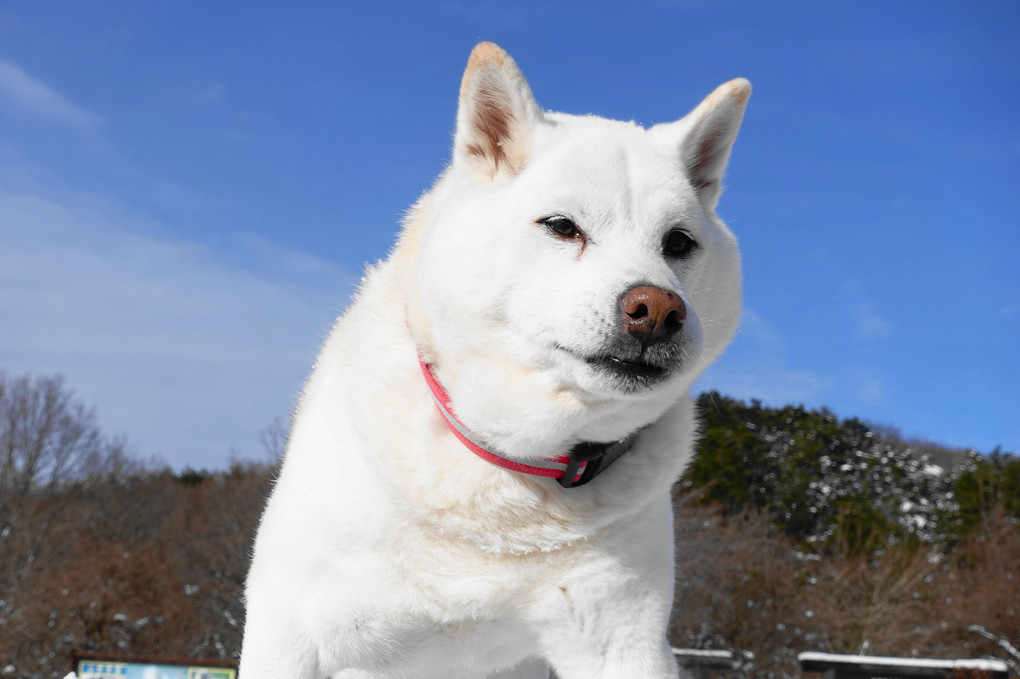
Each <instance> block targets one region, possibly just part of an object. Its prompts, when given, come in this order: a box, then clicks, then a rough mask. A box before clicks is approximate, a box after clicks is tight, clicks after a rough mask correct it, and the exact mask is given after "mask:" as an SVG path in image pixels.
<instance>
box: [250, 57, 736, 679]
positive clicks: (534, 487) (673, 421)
mask: <svg viewBox="0 0 1020 679" xmlns="http://www.w3.org/2000/svg"><path fill="white" fill-rule="evenodd" d="M749 93H750V89H749V86H748V85H747V83H746V81H742V80H736V81H733V82H731V83H727V84H726V85H723V86H722V87H720V88H719V89H718V90H717V91H716V92H715V93H713V94H712V95H711V96H710V97H709V98H708V99H706V100H705V102H704V103H702V104H701V105H700V106H699V107H698V108H697V109H696V110H695V111H694V112H693V113H692V114H691V115H689V116H687V117H686V118H684V119H682V120H680V121H678V122H676V123H672V124H668V125H660V126H657V127H654V128H652V129H650V130H644V129H642V128H641V127H639V126H637V125H635V124H633V123H622V122H616V121H610V120H605V119H601V118H596V117H576V116H568V115H563V114H551V113H543V112H542V111H541V109H540V108H539V107H538V106H537V105H536V104H535V102H534V99H533V98H532V96H531V92H530V89H529V88H528V85H527V82H526V81H525V80H524V78H523V76H522V75H521V74H520V71H519V70H518V69H517V67H516V65H515V64H514V62H513V61H512V60H511V59H510V58H509V56H507V55H506V54H505V53H504V52H503V51H502V50H500V49H499V48H498V47H496V46H495V45H491V44H489V43H483V44H481V45H479V46H478V47H477V48H475V51H474V52H473V53H472V57H471V60H470V61H469V64H468V68H467V71H466V72H465V75H464V82H463V85H462V88H461V96H460V109H459V112H458V125H457V134H456V139H455V146H454V154H453V162H452V164H451V166H450V167H449V168H448V169H447V171H446V172H445V173H444V174H443V176H442V177H441V178H440V179H439V181H438V182H437V183H436V185H435V186H434V187H433V189H432V190H431V191H430V192H429V193H428V194H426V195H425V196H424V197H423V198H422V199H421V200H420V201H419V202H418V204H417V205H416V206H415V207H414V208H413V209H412V211H411V213H410V214H409V216H408V219H407V220H406V223H405V228H404V231H403V233H402V235H401V237H400V240H399V242H398V244H397V246H396V248H395V249H394V251H393V253H392V254H391V256H390V257H389V259H387V260H386V261H385V262H383V263H381V264H380V265H379V266H378V267H376V268H374V269H372V270H370V271H369V272H368V274H367V275H366V277H365V280H364V282H363V284H362V287H361V290H360V291H359V293H358V295H357V298H356V300H355V302H354V303H353V304H352V306H351V307H350V308H349V309H348V310H347V312H346V313H345V314H344V315H343V316H342V317H341V318H340V319H339V320H338V321H337V324H336V326H335V328H334V329H333V332H332V333H331V335H330V337H329V338H328V339H327V341H326V343H325V345H324V346H323V348H322V352H321V354H320V355H319V358H318V360H317V362H316V365H315V369H314V371H313V373H312V376H311V378H310V379H309V380H308V383H307V385H306V386H305V389H304V392H303V394H302V397H301V402H300V406H299V408H298V409H297V411H296V413H295V416H294V423H293V429H292V434H291V439H290V441H289V444H288V448H287V456H286V459H285V462H284V465H283V469H282V471H281V474H280V478H279V480H278V482H277V484H276V487H275V489H274V492H273V495H272V497H271V499H270V501H269V504H268V506H267V509H266V512H265V515H264V517H263V520H262V523H261V526H260V528H259V533H258V538H257V541H256V545H255V558H254V561H253V563H252V568H251V573H250V575H249V578H248V585H247V604H248V614H247V624H246V627H245V638H244V650H243V653H242V658H241V676H243V677H244V679H260V678H262V677H265V678H270V677H272V678H274V679H279V678H280V677H291V678H295V679H313V678H314V679H320V678H322V677H325V676H328V675H333V676H336V677H350V678H354V677H364V678H368V677H394V678H396V677H401V678H404V677H408V678H412V677H416V678H423V679H424V678H428V677H435V678H439V677H444V678H448V677H464V678H472V677H478V678H481V677H487V676H498V677H512V676H516V677H540V676H545V673H546V665H545V663H548V664H549V665H550V666H552V667H553V668H554V669H555V670H556V672H557V674H558V675H559V676H560V677H562V678H563V679H590V678H592V677H600V678H610V677H642V678H650V677H653V678H654V677H673V676H676V674H677V669H676V665H675V663H674V661H673V658H672V655H671V653H670V651H669V647H668V645H667V643H666V639H665V628H666V622H667V618H668V616H669V613H670V607H671V603H672V586H673V544H672V516H671V510H670V486H671V485H672V483H673V482H674V481H675V479H676V478H677V477H678V476H679V475H680V474H681V473H682V471H683V469H684V466H685V465H686V464H687V462H688V460H689V458H690V455H691V451H692V448H693V445H694V438H695V435H696V428H697V425H696V421H695V417H694V414H693V410H692V405H691V401H690V398H689V396H688V390H689V388H690V385H691V382H692V381H693V380H694V379H695V377H697V375H698V374H699V373H700V372H701V371H702V370H703V369H704V368H705V366H707V365H708V364H709V363H710V362H711V361H712V360H714V359H715V358H716V357H717V356H718V355H719V353H720V352H721V351H722V350H723V348H724V347H725V346H726V344H727V343H728V342H729V340H730V338H731V337H732V335H733V333H734V331H735V329H736V325H737V320H738V315H739V308H740V263H739V255H738V252H737V246H736V242H735V240H734V238H733V236H732V235H731V234H730V232H729V231H728V230H727V228H726V227H725V226H724V225H723V224H722V222H721V221H720V220H719V219H718V218H717V217H716V215H715V212H714V208H715V203H716V201H717V199H718V195H719V180H720V179H721V174H722V171H723V168H724V166H725V163H726V160H727V158H728V155H729V150H730V145H731V144H732V142H733V139H734V137H735V136H736V132H737V128H738V127H739V124H740V119H741V117H742V114H743V109H744V104H745V103H746V100H747V97H748V95H749ZM550 215H562V216H567V217H569V218H571V219H572V220H573V221H574V222H576V223H577V225H578V226H579V227H581V229H582V230H583V231H584V232H585V233H586V235H587V242H586V243H584V244H582V243H580V242H579V241H576V240H574V241H571V240H569V239H568V240H565V239H563V238H558V237H556V236H555V235H554V234H552V233H551V232H550V230H549V229H547V228H545V227H544V226H543V225H542V224H540V223H538V220H540V219H542V218H545V217H548V216H550ZM677 226H680V227H682V228H683V229H685V230H686V231H687V232H688V233H690V234H691V235H692V236H693V237H694V238H695V239H696V240H697V241H698V244H699V249H698V251H697V252H696V253H695V255H694V256H693V257H692V258H690V259H689V260H683V261H676V260H671V259H667V258H665V257H663V254H662V239H663V237H664V235H665V234H666V232H668V231H669V230H670V229H671V228H675V227H677ZM638 284H650V285H655V286H658V287H660V288H665V289H668V290H672V291H674V292H676V293H677V294H679V295H680V297H681V298H682V300H683V301H684V303H685V305H686V307H687V320H686V322H685V324H684V327H683V333H684V336H683V340H684V342H685V344H684V352H685V353H684V357H683V360H682V362H681V363H679V364H678V365H677V366H675V369H674V370H672V371H671V373H670V374H669V377H668V378H667V379H663V380H661V381H659V382H657V383H654V384H649V385H640V384H639V385H636V386H635V385H633V384H631V385H629V386H626V385H623V384H622V383H621V382H620V381H619V380H616V379H615V378H614V377H613V376H612V375H609V374H607V373H605V372H604V371H600V370H596V369H594V368H593V367H592V366H591V365H590V364H589V363H588V362H587V361H586V360H584V359H583V358H581V357H582V356H591V355H593V354H597V353H599V352H600V351H603V350H605V347H606V346H607V342H608V341H609V339H608V338H611V337H613V336H614V333H618V332H619V329H618V325H619V323H618V320H617V317H618V315H619V304H620V302H619V300H620V297H621V295H622V294H623V293H624V292H625V291H626V290H628V289H629V288H631V287H633V286H635V285H638ZM419 353H420V354H421V355H422V356H424V357H425V358H426V359H427V360H428V361H429V362H430V363H432V364H433V366H434V369H435V373H436V375H437V377H438V379H439V381H440V382H441V383H442V384H443V385H444V386H445V388H446V389H447V391H448V392H449V394H450V397H451V400H452V403H453V407H454V409H455V411H456V412H457V413H458V415H459V417H460V419H461V420H462V421H463V422H464V423H465V424H466V425H467V426H468V427H470V428H471V429H472V430H473V431H474V432H475V433H476V434H477V435H478V436H480V437H481V438H483V439H484V440H485V441H487V442H489V444H490V445H492V446H493V447H495V448H497V449H498V450H500V451H502V452H503V453H505V454H509V455H513V456H518V457H529V456H530V457H551V456H555V455H557V454H562V453H563V452H564V451H566V450H569V449H570V448H571V447H572V446H573V445H574V444H575V443H577V442H579V441H611V440H615V439H619V438H623V437H625V436H627V435H628V434H630V433H632V432H634V431H636V430H638V429H641V428H642V427H645V429H644V430H643V431H641V433H640V434H639V436H638V439H637V444H636V445H635V447H634V448H633V450H631V451H630V452H629V453H628V454H627V455H625V456H624V457H623V458H621V459H620V460H619V461H618V462H617V463H616V464H615V465H613V466H612V467H611V468H610V469H609V470H607V471H606V472H605V473H604V474H602V475H601V476H599V477H598V478H596V479H595V480H594V481H592V482H591V483H589V484H588V485H586V486H583V487H580V488H574V489H569V490H565V489H562V488H561V487H560V486H559V485H558V484H557V483H556V482H555V481H553V480H550V479H543V478H538V477H531V476H524V475H521V474H518V473H515V472H509V471H505V470H503V469H500V468H498V467H495V466H493V465H491V464H489V463H488V462H485V461H483V460H482V459H480V458H478V457H476V456H475V455H474V454H472V453H471V452H470V451H468V450H467V449H466V448H465V447H464V446H463V445H461V444H460V443H459V442H458V441H457V439H455V438H454V437H453V436H452V435H451V434H450V432H449V431H448V430H447V427H446V425H445V423H444V422H443V420H442V418H441V416H440V415H439V413H438V412H437V410H436V408H435V406H434V405H433V403H432V400H431V398H430V395H429V393H428V389H427V386H426V384H425V382H424V380H423V379H422V376H421V373H420V371H419V368H418V355H419ZM543 661H544V662H543Z"/></svg>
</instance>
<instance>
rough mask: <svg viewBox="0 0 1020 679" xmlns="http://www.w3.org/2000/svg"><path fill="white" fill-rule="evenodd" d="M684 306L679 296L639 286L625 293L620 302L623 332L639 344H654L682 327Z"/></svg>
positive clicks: (671, 292)
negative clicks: (638, 340) (638, 341)
mask: <svg viewBox="0 0 1020 679" xmlns="http://www.w3.org/2000/svg"><path fill="white" fill-rule="evenodd" d="M686 319H687V307H686V306H684V302H683V300H682V299H680V295H678V294H676V293H675V292H673V291H672V290H664V289H663V288H657V287H655V286H652V285H639V286H637V287H634V288H631V289H630V290H628V291H627V294H625V295H624V296H623V299H622V300H621V301H620V322H621V324H622V325H623V331H624V332H626V333H627V334H629V335H633V336H634V337H635V338H637V339H640V340H641V341H642V342H658V341H662V340H665V339H668V338H669V337H672V336H673V335H675V334H676V333H677V332H679V331H680V328H682V327H683V325H684V321H685V320H686Z"/></svg>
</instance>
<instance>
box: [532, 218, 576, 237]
mask: <svg viewBox="0 0 1020 679" xmlns="http://www.w3.org/2000/svg"><path fill="white" fill-rule="evenodd" d="M538 223H539V224H541V225H543V226H544V227H545V228H547V229H549V231H551V232H552V233H553V234H554V235H556V236H559V237H560V238H563V239H565V240H583V239H584V233H583V232H582V231H581V229H579V228H577V224H575V223H574V222H573V221H571V220H569V219H567V218H566V217H563V216H560V215H553V216H552V217H546V218H545V219H540V220H538Z"/></svg>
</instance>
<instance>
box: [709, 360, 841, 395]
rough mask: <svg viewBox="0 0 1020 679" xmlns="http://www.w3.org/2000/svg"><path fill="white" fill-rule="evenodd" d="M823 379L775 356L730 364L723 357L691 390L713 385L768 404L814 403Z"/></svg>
mask: <svg viewBox="0 0 1020 679" xmlns="http://www.w3.org/2000/svg"><path fill="white" fill-rule="evenodd" d="M826 386H827V385H826V383H825V381H824V380H823V379H821V378H820V377H818V375H816V374H815V373H813V372H811V371H809V370H797V369H795V368H790V367H787V366H785V365H783V364H782V363H781V362H779V361H777V360H772V359H768V358H765V359H763V360H760V361H754V362H743V361H742V362H741V363H740V364H739V365H736V364H731V362H729V361H727V360H726V358H725V357H724V358H723V359H722V360H721V361H720V363H718V364H716V365H715V366H713V367H710V368H709V369H708V370H707V371H706V372H705V374H704V375H703V376H702V377H700V378H698V381H697V383H696V384H695V387H694V391H695V392H698V391H704V390H708V389H714V390H716V391H719V392H721V393H723V394H725V395H727V396H732V397H733V398H738V399H741V400H750V399H755V398H756V399H761V400H762V401H764V402H765V403H769V404H772V405H785V404H788V403H795V404H797V403H808V404H810V403H816V402H818V400H819V398H820V396H821V395H822V392H823V391H824V390H825V388H826Z"/></svg>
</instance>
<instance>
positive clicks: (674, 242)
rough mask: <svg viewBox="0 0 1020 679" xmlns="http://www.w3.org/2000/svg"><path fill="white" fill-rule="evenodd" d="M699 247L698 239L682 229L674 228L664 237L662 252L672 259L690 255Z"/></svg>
mask: <svg viewBox="0 0 1020 679" xmlns="http://www.w3.org/2000/svg"><path fill="white" fill-rule="evenodd" d="M697 249H698V243H697V241H695V240H694V239H693V238H691V235H690V234H689V233H687V232H686V231H681V230H680V229H673V230H672V231H670V232H669V233H667V234H666V237H665V238H663V239H662V254H663V255H664V256H666V257H670V258H672V259H682V258H684V257H689V256H690V255H691V254H692V253H693V252H694V251H695V250H697Z"/></svg>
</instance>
